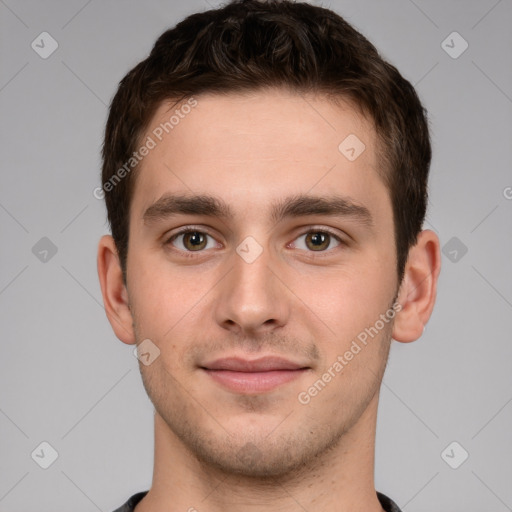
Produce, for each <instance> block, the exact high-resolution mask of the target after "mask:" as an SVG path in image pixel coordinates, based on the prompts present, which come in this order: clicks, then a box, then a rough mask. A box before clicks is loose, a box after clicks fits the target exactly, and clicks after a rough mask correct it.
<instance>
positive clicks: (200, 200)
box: [142, 194, 373, 227]
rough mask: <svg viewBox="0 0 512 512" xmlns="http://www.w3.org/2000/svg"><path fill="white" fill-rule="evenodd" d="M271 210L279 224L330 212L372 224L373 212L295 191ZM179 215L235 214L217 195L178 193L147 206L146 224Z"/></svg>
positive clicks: (225, 216) (347, 201)
mask: <svg viewBox="0 0 512 512" xmlns="http://www.w3.org/2000/svg"><path fill="white" fill-rule="evenodd" d="M270 211H271V214H270V219H271V221H272V222H274V223H276V224H277V223H278V222H280V221H282V220H284V219H286V218H294V217H303V216H313V215H327V216H329V217H346V218H350V219H353V220H354V221H357V222H359V223H361V224H363V225H364V226H366V227H372V226H373V218H372V215H371V213H370V211H369V209H368V208H367V207H366V206H363V205H361V204H357V203H356V202H354V201H353V200H352V199H350V198H349V197H343V196H339V195H330V196H316V195H306V194H299V195H294V196H290V197H287V198H285V199H282V200H280V201H278V202H277V203H274V204H273V205H272V206H271V209H270ZM176 215H204V216H208V217H218V218H220V219H223V220H230V219H233V218H234V213H233V210H232V209H231V207H230V206H229V205H228V204H227V203H225V202H224V201H223V200H221V199H219V198H217V197H214V196H209V195H192V196H191V195H175V194H167V195H164V196H163V197H161V198H160V199H158V200H157V201H156V202H155V203H153V204H152V205H151V206H149V207H148V208H147V209H146V211H145V212H144V214H143V217H142V218H143V221H144V224H152V223H156V222H158V221H162V220H166V219H167V218H169V217H173V216H176Z"/></svg>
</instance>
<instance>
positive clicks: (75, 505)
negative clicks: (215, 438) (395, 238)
mask: <svg viewBox="0 0 512 512" xmlns="http://www.w3.org/2000/svg"><path fill="white" fill-rule="evenodd" d="M317 3H318V4H319V5H320V2H317ZM210 5H211V6H217V5H219V2H214V1H213V0H210V1H204V0H194V1H192V0H191V1H188V2H186V3H185V2H169V1H157V0H153V1H149V2H135V1H119V0H112V1H108V2H100V1H99V0H90V1H86V0H73V1H66V2H64V1H60V2H59V1H55V0H54V1H46V2H41V1H35V0H34V1H14V0H0V34H1V50H0V66H1V78H0V109H1V114H0V130H1V158H0V162H1V168H2V171H1V180H2V181H1V188H0V226H1V235H2V238H1V240H2V244H1V262H0V270H1V275H0V315H1V316H0V321H1V326H2V341H1V356H0V432H1V435H0V512H7V511H9V512H17V511H35V510H38V511H39V512H49V511H52V512H59V511H69V510H74V511H75V512H80V511H93V510H101V511H106V512H109V511H111V510H113V509H114V508H116V507H117V506H119V505H120V504H121V503H122V502H124V500H125V499H126V498H127V497H128V496H129V495H131V494H133V493H135V492H137V491H141V490H146V489H148V488H149V486H150V482H151V476H152V462H153V430H152V425H153V415H152V413H153V408H152V405H151V403H150V402H149V399H148V398H147V397H146V395H145V392H144V390H143V387H142V382H141V378H140V375H139V371H138V363H137V360H136V359H135V357H134V356H133V355H132V347H129V346H126V345H124V344H122V343H121V342H120V341H118V340H117V339H116V338H115V336H114V335H113V333H112V331H111V328H110V325H109V324H108V322H107V320H106V317H105V313H104V310H103V307H102V301H101V294H100V289H99V284H98V279H97V274H96V246H97V240H98V239H99V237H100V236H101V235H102V234H103V233H105V232H107V230H108V226H107V224H106V222H105V211H104V205H103V203H102V202H101V201H99V200H97V199H95V198H94V196H93V190H94V188H95V187H97V186H98V185H99V183H100V179H99V168H100V159H99V150H100V144H101V137H102V133H103V127H104V123H105V120H106V113H107V105H108V103H109V101H110V99H111V97H112V96H113V94H114V92H115V89H116V87H117V83H118V81H119V80H120V79H121V78H122V76H124V74H125V73H126V72H127V71H128V70H129V69H130V68H131V67H132V66H133V65H135V64H136V63H137V62H138V61H139V60H140V59H142V58H144V57H145V56H146V55H147V53H148V52H149V50H150V48H151V46H152V44H153V42H154V40H155V39H156V37H157V36H158V35H159V34H160V33H161V32H162V31H164V30H165V29H166V28H168V27H170V26H172V25H174V24H175V23H176V22H177V21H178V20H179V19H181V18H183V17H184V16H185V15H187V14H189V13H192V12H194V11H197V10H205V9H208V8H209V6H210ZM322 5H324V6H326V7H331V8H333V9H334V10H336V11H337V12H338V13H340V14H342V15H343V16H345V17H346V19H347V20H348V21H349V22H351V23H353V24H354V25H355V26H356V27H357V28H358V29H359V30H361V31H362V32H363V33H364V34H365V35H366V36H367V37H369V38H370V40H371V41H372V42H374V43H375V45H376V46H377V47H378V48H379V49H380V50H381V52H382V54H383V55H384V56H385V57H386V58H388V59H389V60H390V61H391V62H392V63H393V64H395V65H396V66H397V67H398V68H399V69H400V70H401V72H402V73H403V74H404V76H405V77H406V78H408V79H409V80H410V81H411V82H412V83H413V84H415V85H416V87H417V90H418V93H419V94H420V97H421V99H422V100H423V102H424V104H425V105H426V107H427V109H428V111H429V114H430V120H431V126H432V137H433V149H434V159H433V164H432V171H431V172H432V177H431V187H430V193H431V198H430V206H429V213H428V221H427V223H426V227H430V228H432V229H434V230H435V231H436V232H437V233H438V234H439V236H440V238H441V243H442V245H443V246H444V248H445V249H444V253H445V254H443V269H442V273H441V278H440V283H439V295H438V302H437V305H436V308H435V311H434V314H433V317H432V319H431V321H430V323H429V324H428V327H427V329H426V331H425V334H424V336H423V337H422V339H421V340H419V341H417V342H415V343H412V344H400V343H396V342H395V343H394V344H393V347H392V352H391V358H390V362H389V366H388V370H387V373H386V376H385V379H384V383H383V386H382V393H381V406H380V410H379V418H378V433H377V448H376V486H377V489H378V490H381V491H383V492H385V493H387V494H388V495H389V496H391V497H392V498H393V499H395V501H396V502H397V503H398V504H399V505H400V506H401V507H402V508H403V510H404V511H406V512H420V511H427V510H428V511H433V510H439V511H443V512H450V511H454V512H455V511H464V512H477V511H483V510H485V511H486V512H502V511H506V510H512V486H511V485H510V484H511V482H512V437H511V435H510V434H511V425H512V421H511V420H512V403H511V402H512V383H511V380H512V379H511V373H512V372H511V364H510V361H511V360H512V343H511V341H512V340H511V335H510V325H511V323H510V319H511V313H512V309H511V308H512V272H511V264H510V263H511V261H512V237H511V236H510V235H511V233H512V229H511V228H512V188H510V187H512V172H511V169H512V166H511V164H512V149H511V147H512V143H511V141H512V123H511V120H512V63H511V59H512V57H511V55H512V52H511V49H512V2H511V0H501V1H496V0H481V1H455V0H452V1H441V0H437V1H430V2H427V1H426V0H415V1H414V2H413V1H412V0H393V1H386V2H380V1H369V0H366V1H355V0H351V1H349V0H346V1H345V0H331V1H330V2H329V1H326V2H324V3H323V4H322ZM43 31H47V32H49V33H50V34H51V36H52V37H53V38H54V39H55V40H56V41H57V42H58V45H59V46H58V49H57V50H56V51H55V52H54V53H53V54H52V55H51V56H50V57H48V58H47V59H43V58H41V57H40V56H39V54H38V53H36V52H35V51H34V50H33V49H32V48H31V43H32V41H34V40H35V41H36V42H37V41H40V39H38V36H39V34H40V33H41V32H43ZM453 31H457V32H458V33H459V34H460V35H461V36H462V37H463V38H464V40H466V41H467V43H468V44H469V47H468V49H467V50H466V51H465V52H464V53H462V55H460V56H459V57H458V58H452V56H450V55H449V54H448V53H447V51H445V49H447V50H449V51H451V52H452V53H453V52H456V51H458V50H460V49H461V48H462V46H461V45H462V41H461V40H460V39H455V40H454V41H453V43H452V42H451V39H450V38H449V39H448V40H447V42H446V43H445V45H449V46H452V47H453V48H451V49H449V48H446V47H443V45H442V42H443V41H444V40H445V39H446V38H447V36H448V35H449V34H451V33H452V32H453ZM452 39H453V37H452ZM40 45H41V43H40ZM45 47H46V49H48V47H49V46H48V41H47V43H46V45H45ZM43 237H47V238H48V239H49V240H51V242H52V243H53V244H54V245H55V247H56V248H57V252H56V254H54V255H52V252H51V250H50V252H48V253H47V254H45V253H44V252H41V251H44V250H48V249H49V245H48V241H46V240H43V241H42V242H39V241H40V239H41V238H43ZM453 237H456V239H455V240H452V241H451V242H450V240H451V239H452V238H453ZM38 242H39V245H36V244H37V243H38ZM446 244H448V245H446ZM34 246H35V247H36V248H35V249H33V247H34ZM464 247H466V248H467V253H465V254H464ZM45 258H46V261H44V259H45ZM41 259H43V261H41ZM43 441H46V442H48V443H49V444H50V445H51V446H52V447H53V448H54V449H55V450H56V451H57V452H58V458H57V460H56V461H55V462H54V463H53V464H52V465H51V466H50V467H49V468H48V469H42V468H41V467H40V466H39V465H38V463H42V462H44V461H43V459H45V457H46V459H47V461H49V459H48V457H50V452H49V450H48V449H45V448H44V447H43V451H42V452H41V448H38V447H39V445H40V443H41V442H43ZM453 441H456V442H457V443H459V445H457V446H455V448H453V446H452V447H451V448H449V449H448V450H445V449H446V448H447V447H448V445H450V443H452V442H453ZM36 448H38V450H36ZM452 448H453V451H452ZM34 450H36V452H35V453H36V454H37V453H39V458H38V457H37V455H34V457H32V456H31V454H32V453H33V452H34ZM45 450H46V451H45ZM462 450H466V451H467V452H468V453H469V458H468V459H467V460H466V461H465V462H464V463H463V464H462V465H460V466H459V467H458V469H452V467H450V466H449V465H448V464H447V462H445V460H447V461H450V463H451V464H452V465H456V464H458V463H460V461H461V460H462V454H463V452H462ZM442 453H444V454H445V455H444V459H443V456H442ZM36 461H37V462H38V463H36ZM177 470H179V468H177ZM311 512H312V511H311Z"/></svg>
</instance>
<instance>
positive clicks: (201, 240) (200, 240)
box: [183, 231, 207, 251]
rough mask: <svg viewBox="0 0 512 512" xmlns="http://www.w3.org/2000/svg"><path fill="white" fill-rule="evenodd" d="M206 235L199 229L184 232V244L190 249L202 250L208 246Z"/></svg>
mask: <svg viewBox="0 0 512 512" xmlns="http://www.w3.org/2000/svg"><path fill="white" fill-rule="evenodd" d="M206 243H207V241H206V236H205V235H204V234H203V233H200V232H199V231H191V232H189V233H184V234H183V245H184V247H185V248H186V249H188V250H189V251H200V250H201V249H204V248H205V247H206Z"/></svg>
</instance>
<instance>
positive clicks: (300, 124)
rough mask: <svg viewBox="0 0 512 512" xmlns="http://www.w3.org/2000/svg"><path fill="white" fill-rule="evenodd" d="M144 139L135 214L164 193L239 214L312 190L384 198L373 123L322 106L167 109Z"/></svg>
mask: <svg viewBox="0 0 512 512" xmlns="http://www.w3.org/2000/svg"><path fill="white" fill-rule="evenodd" d="M148 138H150V139H151V140H152V141H153V144H154V147H153V149H151V151H150V152H149V154H147V156H145V157H144V158H143V159H142V161H141V163H140V165H139V169H138V173H137V174H138V176H137V184H136V187H135V193H134V197H133V202H132V206H133V210H137V209H138V210H139V211H140V210H141V209H142V208H144V207H145V206H147V204H148V203H149V202H152V201H155V200H156V199H158V198H159V197H161V196H162V195H163V194H165V193H168V192H180V193H185V194H188V193H190V194H198V193H210V194H213V195H218V196H223V197H224V198H225V199H226V200H228V201H229V200H230V199H231V200H233V201H234V202H239V204H246V205H247V204H248V203H247V201H249V202H250V203H253V204H255V205H256V204H263V202H264V201H265V200H272V199H276V198H279V196H280V195H281V196H282V195H283V193H284V192H286V193H287V194H294V193H301V194H304V193H307V192H308V191H313V189H314V192H315V194H322V193H329V192H336V193H338V192H339V193H343V194H344V195H352V196H353V195H356V196H359V198H360V199H364V198H365V199H366V200H371V199H372V197H374V196H375V195H376V194H382V193H383V192H384V193H385V192H386V191H385V189H384V188H383V187H384V185H383V182H382V180H381V178H380V177H379V172H380V170H379V168H378V157H377V144H378V138H377V134H376V132H375V130H374V128H373V125H372V123H371V122H369V121H368V120H367V119H366V118H365V117H363V116H362V115H361V113H360V112H359V111H358V110H357V109H356V108H354V106H353V105H351V104H350V103H348V102H346V101H339V102H337V103H336V104H335V103H333V102H332V101H331V100H329V99H327V98H326V97H325V96H319V95H311V94H308V95H306V94H298V93H291V92H288V91H285V90H280V89H271V90H258V91H251V92H247V93H236V94H235V93H229V94H222V95H221V94H210V93H208V94H202V95H198V96H195V97H194V98H193V101H191V100H190V99H189V100H188V101H187V100H185V101H183V102H181V103H177V104H175V103H173V102H170V101H169V102H165V103H163V104H161V105H160V107H159V108H158V109H157V111H156V113H155V115H154V116H153V119H152V121H151V123H150V125H149V127H148V130H147V132H146V134H145V137H144V141H146V140H148ZM243 201H245V203H244V202H243Z"/></svg>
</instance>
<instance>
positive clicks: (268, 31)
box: [102, 0, 431, 282]
mask: <svg viewBox="0 0 512 512" xmlns="http://www.w3.org/2000/svg"><path fill="white" fill-rule="evenodd" d="M266 87H284V88H287V89H290V90H292V91H295V92H298V93H307V92H314V93H324V94H326V95H328V96H329V97H332V98H341V99H345V100H349V101H351V102H352V103H353V104H354V105H355V106H357V107H358V108H359V109H360V111H361V112H362V113H363V114H365V115H366V116H367V117H368V118H369V119H370V120H371V121H373V125H374V126H375V129H376V132H377V135H378V140H379V143H380V144H379V145H380V148H379V153H380V157H381V159H382V169H381V174H382V176H383V178H384V181H385V183H386V186H387V187H388V189H389V192H390V197H391V202H392V206H393V217H394V226H395V241H396V251H397V273H398V277H399V282H400V281H401V279H402V277H403V272H404V268H405V263H406V261H407V255H408V252H409V249H410V247H411V246H413V245H414V244H415V243H416V240H417V235H418V233H419V232H420V231H421V228H422V224H423V220H424V217H425V213H426V205H427V180H428V173H429V167H430V160H431V146H430V135H429V129H428V121H427V117H426V111H425V109H424V108H423V106H422V104H421V102H420V100H419V98H418V96H417V94H416V91H415V90H414V87H413V86H412V85H411V84H410V83H409V82H408V81H407V80H406V79H405V78H403V77H402V75H401V74H400V73H399V72H398V70H397V69H396V68H395V67H394V66H392V65H391V64H389V63H388V62H386V61H385V60H384V59H383V58H382V57H381V56H380V55H379V53H378V52H377V50H376V48H375V47H374V46H373V45H372V44H371V43H370V42H369V41H368V40H367V39H366V38H365V37H364V36H363V35H362V34H360V33H359V32H358V31H357V30H355V29H354V28H353V27H352V26H351V25H349V24H348V23H347V22H346V21H345V20H344V19H343V18H342V17H340V16H339V15H337V14H336V13H334V12H333V11H331V10H328V9H325V8H321V7H317V6H313V5H310V4H307V3H299V2H297V3H295V2H292V1H290V0H281V1H280V0H268V1H258V0H234V1H232V2H231V3H229V4H227V5H225V6H224V7H222V8H219V9H213V10H209V11H205V12H200V13H196V14H192V15H191V16H188V17H187V18H185V19H184V20H183V21H181V22H180V23H178V24H177V25H176V26H175V27H174V28H172V29H169V30H167V31H166V32H164V33H163V34H162V35H161V36H160V37H159V38H158V40H157V41H156V43H155V45H154V47H153V49H152V51H151V53H150V55H149V56H148V57H147V58H146V59H145V60H143V61H142V62H140V63H139V64H138V65H136V66H135V67H134V68H133V69H132V70H131V71H130V72H129V73H128V74H127V75H126V76H125V77H124V78H123V79H122V80H121V82H120V84H119V88H118V90H117V93H116V94H115V96H114V98H113V100H112V103H111V105H110V112H109V116H108V120H107V124H106V129H105V140H104V144H103V149H102V156H103V169H102V183H103V185H104V186H103V189H104V191H105V201H106V206H107V213H108V220H109V223H110V226H111V230H112V236H113V238H114V240H115V244H116V247H117V250H118V253H119V258H120V262H121V267H122V269H123V275H124V278H125V282H126V259H127V251H128V233H129V212H130V203H131V198H132V196H133V190H134V182H135V177H136V174H135V172H133V173H123V176H124V177H123V179H118V180H117V182H116V183H115V184H114V186H110V187H108V190H107V188H106V187H105V184H107V183H110V184H111V185H112V178H113V177H116V172H117V171H118V170H119V169H120V168H121V167H122V166H123V165H126V162H127V161H128V160H129V159H130V157H131V156H132V154H133V152H134V151H136V149H137V147H138V145H139V144H140V141H141V140H142V137H143V136H144V135H145V132H146V130H147V128H148V126H149V124H150V122H151V120H152V118H153V115H154V113H155V111H156V110H157V108H158V107H159V106H160V104H161V103H162V102H163V101H165V100H169V99H173V100H177V102H179V101H181V100H183V99H185V98H187V97H191V96H192V95H198V94H200V93H203V92H210V93H211V92H214V93H229V92H237V91H248V90H257V89H260V88H266ZM340 142H341V141H340ZM135 170H136V168H135ZM118 176H119V175H117V177H118ZM109 180H110V181H109Z"/></svg>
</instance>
